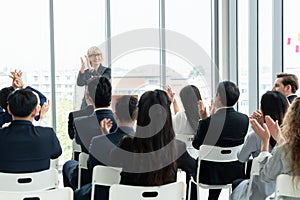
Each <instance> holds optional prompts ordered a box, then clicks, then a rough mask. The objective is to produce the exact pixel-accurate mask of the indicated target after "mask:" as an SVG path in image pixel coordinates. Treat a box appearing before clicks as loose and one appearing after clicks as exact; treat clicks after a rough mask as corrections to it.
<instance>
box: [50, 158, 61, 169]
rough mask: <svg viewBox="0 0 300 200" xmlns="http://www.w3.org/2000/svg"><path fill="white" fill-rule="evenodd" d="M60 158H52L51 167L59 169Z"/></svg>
mask: <svg viewBox="0 0 300 200" xmlns="http://www.w3.org/2000/svg"><path fill="white" fill-rule="evenodd" d="M58 164H59V163H58V158H56V159H51V160H50V168H53V169H57V170H58Z"/></svg>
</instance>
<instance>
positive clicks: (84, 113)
mask: <svg viewBox="0 0 300 200" xmlns="http://www.w3.org/2000/svg"><path fill="white" fill-rule="evenodd" d="M93 112H94V106H92V105H89V106H87V107H86V108H85V109H84V110H76V111H73V112H70V113H69V120H68V134H69V137H70V139H71V140H72V139H74V135H75V126H74V119H75V118H77V117H82V116H89V115H91V114H93Z"/></svg>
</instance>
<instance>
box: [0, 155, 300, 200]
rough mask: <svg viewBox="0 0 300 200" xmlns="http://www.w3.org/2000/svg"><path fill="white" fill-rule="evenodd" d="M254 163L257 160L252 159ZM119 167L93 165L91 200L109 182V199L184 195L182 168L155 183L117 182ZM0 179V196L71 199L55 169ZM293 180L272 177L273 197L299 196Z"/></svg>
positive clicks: (147, 199) (4, 175) (176, 198)
mask: <svg viewBox="0 0 300 200" xmlns="http://www.w3.org/2000/svg"><path fill="white" fill-rule="evenodd" d="M254 163H257V162H256V161H254ZM254 166H255V165H254ZM121 171H122V169H121V168H116V167H107V166H96V167H95V168H94V170H93V179H92V197H91V200H94V194H95V187H96V186H97V185H103V186H110V195H109V199H110V200H119V199H123V200H129V199H140V200H151V199H156V200H159V199H174V200H184V199H185V197H186V193H185V191H186V184H185V178H186V177H185V176H186V175H185V173H184V172H182V171H178V175H177V177H178V178H177V182H175V183H171V184H166V185H163V186H156V187H155V186H154V187H142V186H128V185H121V184H119V183H120V179H121V176H120V173H121ZM0 180H1V182H2V183H5V184H1V185H0V199H11V200H19V199H20V200H21V199H26V198H27V199H29V198H32V199H40V200H48V199H56V200H71V199H73V191H72V190H71V189H70V188H62V189H58V172H57V170H56V169H49V170H45V171H41V172H33V173H24V174H15V173H0ZM295 181H298V179H295V180H293V179H292V177H291V176H290V175H286V174H281V175H279V176H278V177H277V181H276V191H275V199H280V197H283V196H284V197H292V198H300V190H299V183H298V185H296V182H295ZM16 191H18V192H16Z"/></svg>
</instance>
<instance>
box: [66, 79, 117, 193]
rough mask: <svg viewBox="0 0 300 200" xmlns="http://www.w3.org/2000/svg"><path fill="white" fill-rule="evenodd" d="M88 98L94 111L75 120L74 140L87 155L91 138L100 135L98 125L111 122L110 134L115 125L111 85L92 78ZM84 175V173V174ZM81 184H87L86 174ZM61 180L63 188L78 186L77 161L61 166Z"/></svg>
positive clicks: (102, 80) (105, 80)
mask: <svg viewBox="0 0 300 200" xmlns="http://www.w3.org/2000/svg"><path fill="white" fill-rule="evenodd" d="M87 89H88V92H89V98H90V99H91V101H92V102H93V103H94V106H95V111H94V113H93V114H92V115H89V116H83V117H79V118H76V119H75V121H74V124H75V130H76V131H75V140H76V143H77V144H79V145H80V146H81V149H82V152H85V153H88V149H89V146H90V143H91V140H92V138H93V137H95V136H98V135H101V134H102V132H101V128H100V125H99V123H100V122H101V121H102V120H103V119H105V118H108V119H110V120H111V121H112V128H111V129H110V132H111V133H112V132H114V131H115V130H116V128H117V123H116V121H115V118H114V114H113V112H112V110H111V109H110V108H109V106H110V102H111V84H110V82H109V80H108V79H107V78H105V77H100V78H99V77H95V78H92V79H91V80H90V81H89V83H88V88H87ZM84 173H86V172H84ZM82 177H83V179H82V183H88V182H89V180H90V177H89V175H88V174H86V175H83V176H82ZM63 180H64V186H65V187H71V188H72V189H74V190H75V189H76V188H77V185H78V161H76V160H69V161H67V162H66V163H65V164H64V165H63Z"/></svg>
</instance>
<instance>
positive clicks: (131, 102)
mask: <svg viewBox="0 0 300 200" xmlns="http://www.w3.org/2000/svg"><path fill="white" fill-rule="evenodd" d="M137 103H138V100H137V98H135V97H133V96H131V95H124V96H122V97H120V98H119V99H118V100H117V102H116V104H115V111H116V114H117V116H118V119H119V120H120V121H121V122H132V121H133V120H135V118H136V115H137Z"/></svg>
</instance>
